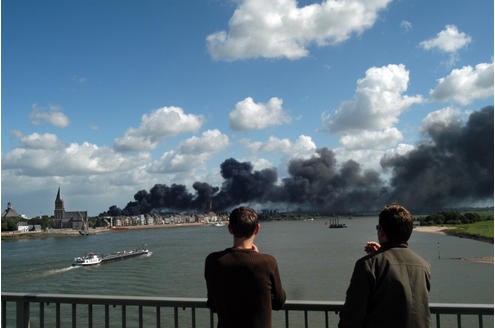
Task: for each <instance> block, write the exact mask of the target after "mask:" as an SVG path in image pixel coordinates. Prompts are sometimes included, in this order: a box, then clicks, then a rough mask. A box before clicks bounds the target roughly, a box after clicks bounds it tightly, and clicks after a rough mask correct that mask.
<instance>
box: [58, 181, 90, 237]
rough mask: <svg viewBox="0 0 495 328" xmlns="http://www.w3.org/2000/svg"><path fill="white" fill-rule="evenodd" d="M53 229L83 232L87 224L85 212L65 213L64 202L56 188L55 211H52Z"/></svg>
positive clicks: (86, 213)
mask: <svg viewBox="0 0 495 328" xmlns="http://www.w3.org/2000/svg"><path fill="white" fill-rule="evenodd" d="M53 216H54V219H53V227H54V228H56V229H62V228H66V229H67V228H68V229H75V230H84V229H85V228H87V224H88V212H87V211H66V210H65V207H64V200H63V199H62V196H61V194H60V187H58V192H57V197H56V198H55V210H54V211H53Z"/></svg>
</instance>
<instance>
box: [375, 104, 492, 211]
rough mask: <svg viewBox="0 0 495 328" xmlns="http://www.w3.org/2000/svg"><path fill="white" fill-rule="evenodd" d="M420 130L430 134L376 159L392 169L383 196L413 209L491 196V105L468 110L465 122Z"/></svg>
mask: <svg viewBox="0 0 495 328" xmlns="http://www.w3.org/2000/svg"><path fill="white" fill-rule="evenodd" d="M426 132H427V134H428V136H429V137H430V139H431V140H429V141H427V142H424V143H421V144H420V145H418V146H417V147H416V149H415V150H413V151H411V152H409V153H407V154H406V155H404V156H396V157H393V158H389V159H383V160H382V163H381V164H382V166H383V167H384V168H389V169H391V170H392V178H391V180H390V186H391V194H390V197H389V199H392V200H398V201H400V202H402V203H404V204H407V205H408V206H409V207H410V208H417V209H420V208H443V207H453V206H455V205H457V206H459V205H466V204H469V203H473V202H476V201H486V200H490V199H491V200H492V201H493V106H489V107H485V108H483V109H482V110H480V111H479V112H473V113H472V114H471V115H470V117H469V120H468V122H467V124H466V125H465V126H461V125H460V124H456V123H453V124H451V125H449V126H446V127H435V126H433V127H430V128H429V129H428V130H427V131H426Z"/></svg>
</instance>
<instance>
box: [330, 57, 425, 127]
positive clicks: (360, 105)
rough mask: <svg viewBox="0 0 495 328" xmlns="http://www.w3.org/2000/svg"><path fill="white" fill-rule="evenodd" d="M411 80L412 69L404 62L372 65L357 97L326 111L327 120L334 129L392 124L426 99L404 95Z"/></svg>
mask: <svg viewBox="0 0 495 328" xmlns="http://www.w3.org/2000/svg"><path fill="white" fill-rule="evenodd" d="M408 83H409V71H408V70H407V69H406V68H405V66H404V65H402V64H401V65H393V64H391V65H387V66H383V67H372V68H370V69H368V70H367V71H366V76H365V77H364V78H362V79H360V80H358V82H357V88H356V92H355V95H354V99H353V100H351V101H347V102H344V103H343V104H342V105H341V106H340V107H339V108H338V109H337V110H336V111H335V113H334V114H333V115H332V114H329V113H323V115H322V119H323V122H324V124H325V125H326V126H327V127H328V129H329V130H330V131H332V132H348V131H352V130H363V129H364V130H377V129H385V128H389V127H392V126H393V125H395V124H396V123H397V121H398V119H399V116H400V114H401V113H402V112H403V111H404V110H406V109H407V108H408V107H409V106H411V105H412V104H415V103H420V102H422V101H423V99H422V97H421V96H413V97H410V96H406V95H403V93H404V92H405V91H406V90H407V87H408Z"/></svg>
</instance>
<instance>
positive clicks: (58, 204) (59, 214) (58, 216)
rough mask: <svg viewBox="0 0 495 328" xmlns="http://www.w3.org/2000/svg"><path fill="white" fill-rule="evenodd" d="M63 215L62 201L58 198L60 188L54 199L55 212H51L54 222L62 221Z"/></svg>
mask: <svg viewBox="0 0 495 328" xmlns="http://www.w3.org/2000/svg"><path fill="white" fill-rule="evenodd" d="M64 213H65V209H64V201H63V200H62V197H61V196H60V187H58V192H57V198H56V199H55V211H53V214H54V216H55V220H62V219H63V217H64Z"/></svg>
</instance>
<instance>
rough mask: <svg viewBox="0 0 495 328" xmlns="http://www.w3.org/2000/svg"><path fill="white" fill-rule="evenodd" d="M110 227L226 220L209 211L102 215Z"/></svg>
mask: <svg viewBox="0 0 495 328" xmlns="http://www.w3.org/2000/svg"><path fill="white" fill-rule="evenodd" d="M104 219H105V220H106V222H107V224H108V225H109V226H111V227H125V226H139V225H163V224H185V223H214V222H219V221H222V220H226V219H227V218H226V217H220V216H218V215H217V214H215V213H213V212H210V213H205V214H169V215H160V214H141V215H136V216H116V217H104Z"/></svg>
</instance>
